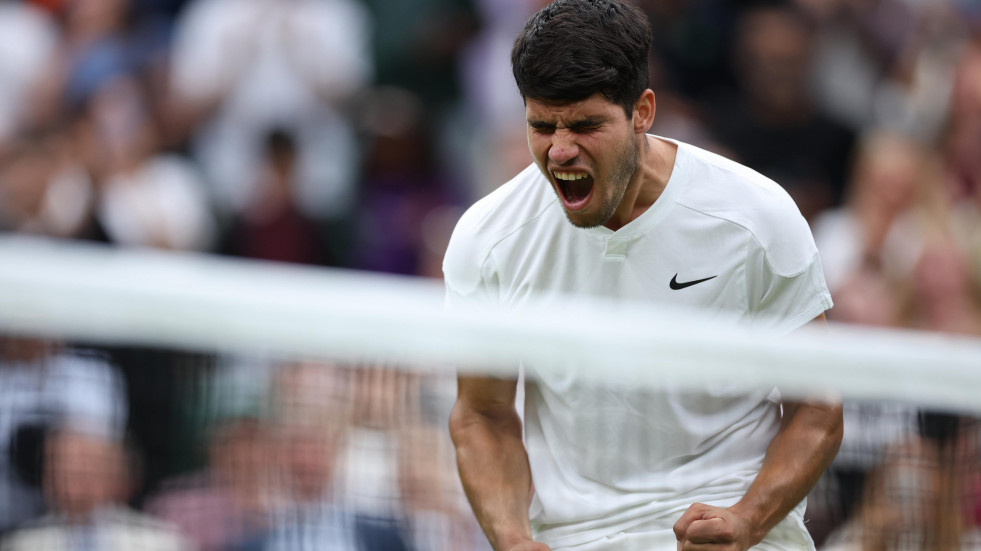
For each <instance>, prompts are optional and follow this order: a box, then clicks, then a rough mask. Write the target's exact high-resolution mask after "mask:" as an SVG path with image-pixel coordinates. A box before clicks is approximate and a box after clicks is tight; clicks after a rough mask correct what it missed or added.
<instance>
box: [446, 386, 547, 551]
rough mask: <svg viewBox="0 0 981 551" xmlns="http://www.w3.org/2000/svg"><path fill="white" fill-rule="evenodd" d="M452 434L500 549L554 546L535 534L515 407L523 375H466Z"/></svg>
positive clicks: (473, 496) (477, 510)
mask: <svg viewBox="0 0 981 551" xmlns="http://www.w3.org/2000/svg"><path fill="white" fill-rule="evenodd" d="M458 384H459V390H458V394H457V401H456V405H455V406H454V407H453V413H452V414H451V415H450V435H451V436H452V437H453V444H454V445H455V446H456V460H457V465H458V467H459V469H460V479H461V480H462V481H463V488H464V490H465V491H466V493H467V498H468V499H469V500H470V506H471V507H473V511H474V514H476V516H477V520H478V521H479V522H480V526H481V528H483V530H484V533H485V534H486V535H487V539H488V540H490V543H491V545H492V546H493V547H494V549H495V551H549V548H548V546H546V545H545V544H542V543H536V542H535V541H533V540H532V537H531V525H530V522H529V519H528V507H529V505H530V503H531V469H530V468H529V466H528V453H527V452H526V451H525V447H524V443H523V442H522V441H521V418H520V417H518V412H517V411H516V410H515V407H514V399H515V392H516V389H517V381H515V380H512V379H494V378H485V377H460V378H459V383H458Z"/></svg>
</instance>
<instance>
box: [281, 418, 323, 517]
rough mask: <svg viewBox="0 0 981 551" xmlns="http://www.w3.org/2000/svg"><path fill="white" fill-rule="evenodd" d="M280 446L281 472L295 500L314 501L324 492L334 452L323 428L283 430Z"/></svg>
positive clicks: (300, 427) (316, 426) (306, 427)
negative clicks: (282, 462)
mask: <svg viewBox="0 0 981 551" xmlns="http://www.w3.org/2000/svg"><path fill="white" fill-rule="evenodd" d="M282 430H283V433H282V434H281V436H282V438H283V439H282V445H281V446H279V447H278V448H277V453H281V454H284V455H283V457H282V459H283V460H285V468H286V471H287V476H288V479H289V481H290V487H291V490H292V491H293V492H294V495H295V497H297V498H300V499H303V500H315V499H317V498H320V497H322V496H323V495H324V494H325V493H326V492H327V490H328V488H329V484H330V479H331V476H332V472H333V460H334V459H333V458H334V450H333V446H332V445H331V438H330V436H329V435H328V433H327V431H328V429H327V428H325V427H324V426H322V425H320V426H318V425H313V426H294V427H284V428H283V429H282Z"/></svg>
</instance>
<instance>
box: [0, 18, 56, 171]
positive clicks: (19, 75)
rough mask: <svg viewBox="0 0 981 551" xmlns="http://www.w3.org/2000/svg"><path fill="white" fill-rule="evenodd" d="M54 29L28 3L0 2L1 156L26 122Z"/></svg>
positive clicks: (51, 46)
mask: <svg viewBox="0 0 981 551" xmlns="http://www.w3.org/2000/svg"><path fill="white" fill-rule="evenodd" d="M58 38H59V37H58V34H57V29H56V27H55V25H54V22H53V21H52V20H51V18H50V17H48V15H47V14H46V13H45V12H44V11H42V10H40V9H38V8H37V7H35V6H32V5H30V4H25V3H22V2H10V1H0V75H3V84H2V85H0V153H2V152H3V149H4V144H5V142H6V141H7V140H9V139H10V138H11V137H12V136H13V135H14V134H15V132H17V131H18V130H20V129H21V127H23V126H25V123H29V122H31V121H29V120H25V114H26V113H27V112H28V111H29V109H28V106H29V105H30V101H29V99H30V97H31V94H32V93H33V92H34V89H35V88H36V87H37V86H39V85H40V81H41V79H42V78H43V76H44V71H45V69H46V67H47V65H46V64H47V63H48V62H49V61H50V59H51V57H52V56H53V55H54V51H55V48H56V46H57V41H58Z"/></svg>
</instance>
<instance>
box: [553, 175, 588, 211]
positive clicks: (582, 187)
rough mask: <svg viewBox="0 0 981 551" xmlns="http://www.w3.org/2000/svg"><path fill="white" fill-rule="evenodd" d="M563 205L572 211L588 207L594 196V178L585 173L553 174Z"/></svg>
mask: <svg viewBox="0 0 981 551" xmlns="http://www.w3.org/2000/svg"><path fill="white" fill-rule="evenodd" d="M552 174H553V175H554V176H555V181H556V182H557V183H558V186H559V195H560V196H561V198H562V203H563V204H565V206H566V208H568V209H570V210H578V209H581V208H583V207H584V206H586V203H588V202H589V198H590V197H592V195H593V177H592V176H590V175H588V174H586V173H585V172H553V173H552Z"/></svg>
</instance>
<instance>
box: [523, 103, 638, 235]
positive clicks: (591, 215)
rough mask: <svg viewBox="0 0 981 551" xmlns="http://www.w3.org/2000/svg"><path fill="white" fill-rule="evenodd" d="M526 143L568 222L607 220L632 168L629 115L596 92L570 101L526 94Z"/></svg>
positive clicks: (632, 136)
mask: <svg viewBox="0 0 981 551" xmlns="http://www.w3.org/2000/svg"><path fill="white" fill-rule="evenodd" d="M525 115H526V117H527V120H528V144H529V146H530V148H531V153H532V155H533V156H534V158H535V163H536V164H537V165H538V168H539V169H540V170H541V171H542V174H544V175H545V177H546V178H547V179H548V181H549V183H550V184H551V185H552V189H553V190H554V191H555V194H556V195H557V196H558V198H559V202H560V203H561V204H562V208H563V209H564V210H565V214H566V217H568V219H569V222H571V223H572V224H573V225H575V226H577V227H580V228H592V227H596V226H601V225H604V224H607V223H608V222H609V221H610V220H611V218H613V216H614V214H615V213H617V209H618V208H619V207H620V205H621V203H622V201H623V198H624V195H625V194H626V192H627V188H628V186H629V185H630V182H631V179H632V178H633V175H634V173H635V172H636V170H637V166H638V164H637V149H636V147H637V145H636V135H635V133H634V128H633V124H632V122H633V121H632V119H631V118H627V116H626V114H625V113H624V110H623V107H621V106H619V105H617V104H615V103H612V102H610V101H609V100H607V99H606V98H604V97H603V96H602V95H600V94H594V95H593V96H590V97H589V98H587V99H585V100H582V101H576V102H571V103H553V102H542V101H537V100H534V99H531V98H528V99H527V100H526V102H525Z"/></svg>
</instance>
